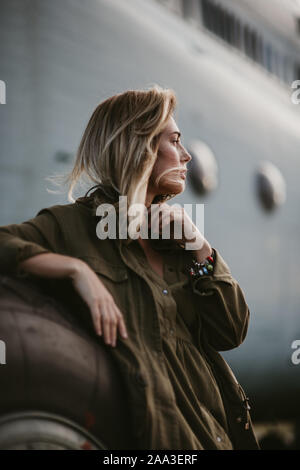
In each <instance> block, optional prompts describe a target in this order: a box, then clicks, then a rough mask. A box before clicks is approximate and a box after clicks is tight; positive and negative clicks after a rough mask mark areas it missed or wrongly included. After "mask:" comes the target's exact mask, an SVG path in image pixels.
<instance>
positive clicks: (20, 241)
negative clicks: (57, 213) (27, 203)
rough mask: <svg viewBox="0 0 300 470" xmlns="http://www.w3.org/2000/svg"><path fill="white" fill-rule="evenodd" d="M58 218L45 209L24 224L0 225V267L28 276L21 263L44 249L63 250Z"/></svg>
mask: <svg viewBox="0 0 300 470" xmlns="http://www.w3.org/2000/svg"><path fill="white" fill-rule="evenodd" d="M64 248H65V246H64V240H63V238H62V236H61V233H60V229H59V226H58V222H57V221H56V219H55V217H54V216H53V215H52V214H51V212H50V211H47V210H44V211H43V213H41V214H39V215H37V216H36V217H34V218H33V219H30V220H28V221H26V222H23V223H21V224H11V225H5V226H1V227H0V271H1V272H2V273H5V274H11V275H15V276H20V277H27V272H26V271H24V270H22V269H21V266H20V263H21V262H22V261H24V260H26V259H28V258H31V257H33V256H35V255H40V254H42V253H53V252H57V251H59V249H61V250H64Z"/></svg>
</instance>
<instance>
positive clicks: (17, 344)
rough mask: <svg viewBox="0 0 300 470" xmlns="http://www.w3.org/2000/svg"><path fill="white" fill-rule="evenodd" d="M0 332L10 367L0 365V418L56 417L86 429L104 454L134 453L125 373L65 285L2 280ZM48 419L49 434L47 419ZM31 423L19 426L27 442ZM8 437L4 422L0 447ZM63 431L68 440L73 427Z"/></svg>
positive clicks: (76, 297)
mask: <svg viewBox="0 0 300 470" xmlns="http://www.w3.org/2000/svg"><path fill="white" fill-rule="evenodd" d="M63 298H64V299H67V300H66V302H63V301H62V299H63ZM0 332H1V339H2V340H3V341H4V342H5V345H6V364H5V365H1V368H0V379H1V380H0V381H1V387H0V419H1V418H2V419H3V417H4V416H6V417H7V416H8V415H9V414H10V413H16V412H22V413H23V412H31V413H32V410H33V411H34V412H35V413H38V414H40V413H42V414H43V413H50V414H55V415H56V416H58V417H60V419H67V420H70V422H72V423H73V424H74V426H75V425H78V426H81V427H82V428H83V429H84V430H85V431H88V432H89V433H90V434H91V435H92V436H94V437H95V438H96V439H98V440H99V441H100V442H101V443H103V445H104V446H105V447H106V448H107V449H112V448H114V449H127V448H131V445H132V446H133V448H134V445H133V443H132V438H131V424H130V414H129V407H128V405H127V402H126V393H125V390H124V386H123V383H122V381H121V375H120V374H119V371H118V369H117V367H116V364H115V363H113V360H112V357H111V356H110V354H109V350H108V349H107V347H106V346H105V345H104V343H103V339H102V337H97V336H96V335H95V333H94V332H93V328H92V325H91V320H90V315H89V312H88V311H87V308H84V306H83V303H82V301H81V299H80V298H79V297H78V296H77V295H76V293H75V291H74V292H73V291H72V289H71V287H70V285H69V284H68V282H65V281H60V282H59V283H58V282H55V281H51V282H50V280H48V279H47V280H45V279H44V280H42V279H38V280H32V279H26V280H25V279H19V278H18V279H17V278H13V277H8V276H4V275H1V276H0ZM6 422H7V420H6ZM43 422H44V423H45V432H46V429H47V426H48V425H49V421H48V424H46V421H45V420H44V421H43ZM41 423H42V421H41V419H40V420H39V426H42V424H41ZM15 424H16V422H15ZM31 424H32V426H30V421H28V420H27V421H26V426H24V423H23V424H22V423H21V424H20V422H19V423H18V426H19V427H20V426H21V428H22V430H23V431H22V432H23V436H24V438H23V442H22V443H23V445H26V442H27V441H26V433H27V437H28V440H29V441H30V436H32V433H33V434H34V429H36V426H37V421H33V420H32V421H31ZM18 426H17V427H16V429H17V428H18ZM1 428H2V429H1ZM52 428H53V421H52V424H51V429H52ZM26 429H27V431H26ZM61 429H62V428H61V425H60V432H61ZM30 430H31V431H30ZM3 432H4V425H3V423H2V425H1V421H0V445H1V442H4V441H3V437H1V433H3ZM65 432H66V440H67V439H68V435H69V434H70V432H71V431H70V427H68V426H66V427H65ZM24 433H25V434H24ZM2 435H3V434H2ZM17 435H18V433H17ZM19 437H20V436H19ZM19 437H18V439H19ZM41 439H42V436H41ZM72 442H73V444H74V442H76V439H73V441H72ZM22 443H21V444H22ZM15 444H17V443H15ZM38 445H40V444H38Z"/></svg>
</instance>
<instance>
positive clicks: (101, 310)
mask: <svg viewBox="0 0 300 470" xmlns="http://www.w3.org/2000/svg"><path fill="white" fill-rule="evenodd" d="M91 310H92V318H93V323H94V327H95V330H96V333H97V334H99V335H102V334H103V337H104V341H105V343H106V344H110V345H111V346H114V347H115V346H116V342H117V330H118V329H119V332H120V334H121V336H122V337H123V338H128V334H127V330H126V326H125V323H124V319H123V315H122V313H121V312H120V310H119V309H118V307H117V306H116V305H115V304H111V305H109V304H105V303H103V302H102V304H101V305H100V306H99V305H94V306H93V307H92V308H91Z"/></svg>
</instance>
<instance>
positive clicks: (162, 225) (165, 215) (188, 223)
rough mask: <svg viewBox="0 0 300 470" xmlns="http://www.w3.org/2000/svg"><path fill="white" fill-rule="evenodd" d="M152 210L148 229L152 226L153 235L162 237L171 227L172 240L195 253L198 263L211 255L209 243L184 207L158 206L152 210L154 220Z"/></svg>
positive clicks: (164, 204)
mask: <svg viewBox="0 0 300 470" xmlns="http://www.w3.org/2000/svg"><path fill="white" fill-rule="evenodd" d="M150 208H151V206H150ZM150 208H149V209H148V228H149V227H150V226H151V225H152V230H153V233H157V232H158V233H159V235H160V236H161V235H162V233H163V230H166V228H167V226H168V225H170V239H171V240H178V243H179V244H180V245H184V247H185V249H186V250H193V251H195V253H196V256H197V258H198V261H199V260H200V261H203V260H204V259H205V258H206V257H207V256H209V255H210V254H211V252H212V249H211V246H210V244H209V242H208V241H207V240H206V239H205V238H204V236H203V235H202V233H201V232H200V231H199V230H198V228H197V226H196V225H195V224H194V223H193V221H192V220H191V218H190V217H189V215H188V214H187V212H186V211H185V210H184V208H183V207H176V206H175V207H172V206H170V205H169V204H167V203H161V204H158V205H156V206H155V207H154V208H153V209H154V210H153V209H152V218H151V212H150ZM165 233H166V234H167V233H168V232H167V231H166V232H165ZM150 236H151V232H150Z"/></svg>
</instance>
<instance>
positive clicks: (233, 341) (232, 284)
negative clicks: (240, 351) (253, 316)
mask: <svg viewBox="0 0 300 470" xmlns="http://www.w3.org/2000/svg"><path fill="white" fill-rule="evenodd" d="M213 250H214V255H215V263H214V272H213V275H208V276H203V277H202V278H199V279H196V280H192V285H193V291H194V293H195V294H196V295H198V296H199V297H201V302H199V315H200V317H201V321H202V328H201V329H200V330H201V334H202V335H205V337H206V340H207V341H208V342H209V343H210V345H211V346H212V347H213V348H214V349H216V350H217V351H227V350H229V349H233V348H236V347H237V346H239V345H240V344H241V343H242V342H243V341H244V339H245V337H246V333H247V329H248V324H249V316H250V312H249V308H248V305H247V303H246V300H245V297H244V293H243V291H242V289H241V287H240V286H239V284H238V283H237V281H236V280H235V279H234V278H233V277H232V275H231V273H230V270H229V267H228V265H227V264H226V262H225V261H224V259H223V258H222V257H221V255H220V253H219V252H218V250H216V249H215V248H214V249H213Z"/></svg>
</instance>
